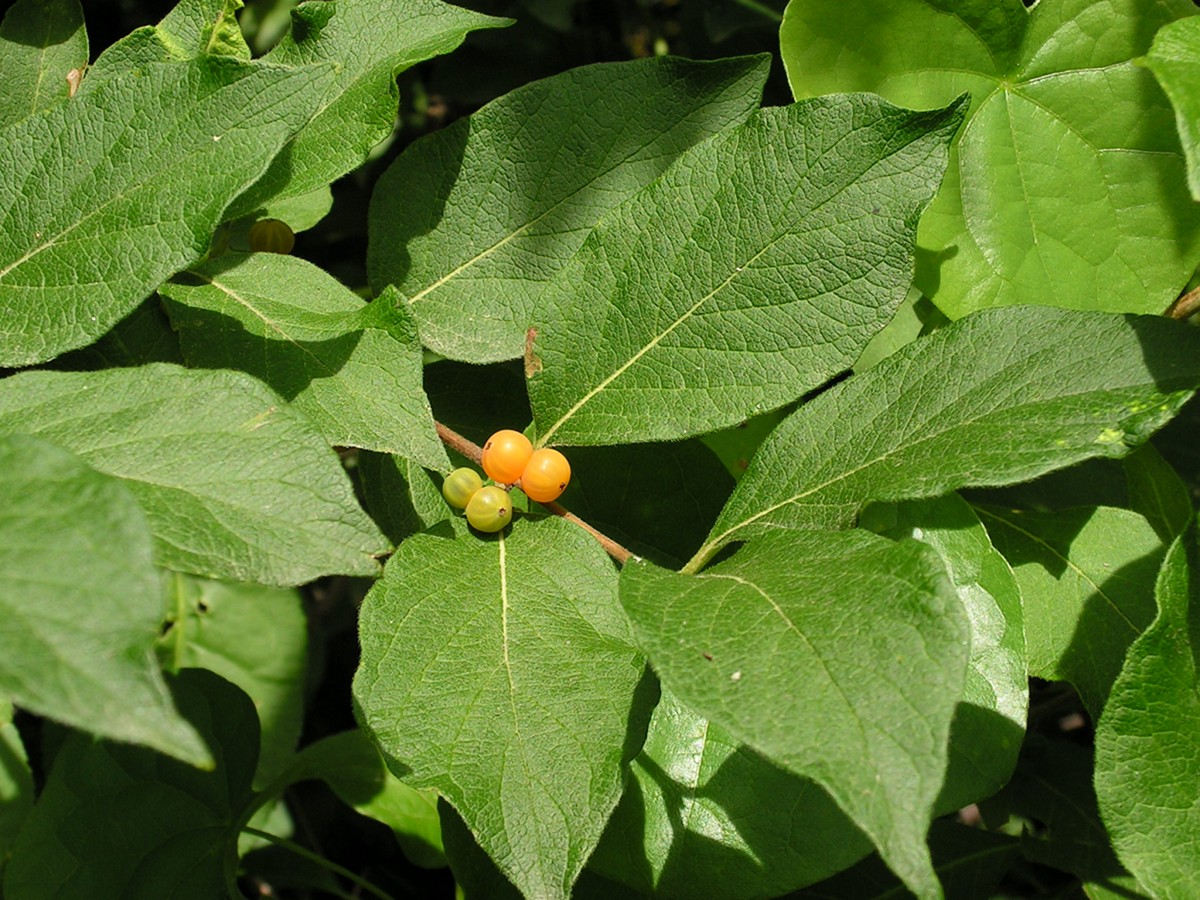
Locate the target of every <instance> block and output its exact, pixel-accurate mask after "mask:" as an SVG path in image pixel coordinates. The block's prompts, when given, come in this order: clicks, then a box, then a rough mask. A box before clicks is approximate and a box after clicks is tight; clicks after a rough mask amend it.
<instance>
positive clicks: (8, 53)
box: [0, 0, 88, 128]
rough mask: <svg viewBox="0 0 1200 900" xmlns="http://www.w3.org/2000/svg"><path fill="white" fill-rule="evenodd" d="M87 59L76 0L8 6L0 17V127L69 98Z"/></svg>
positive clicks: (28, 0)
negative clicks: (0, 89) (1, 17)
mask: <svg viewBox="0 0 1200 900" xmlns="http://www.w3.org/2000/svg"><path fill="white" fill-rule="evenodd" d="M87 62H88V38H87V30H86V29H85V28H84V27H83V9H82V8H80V6H79V0H18V2H17V3H14V4H13V5H12V6H10V7H9V9H8V12H6V13H5V14H4V21H3V22H0V83H3V84H4V90H3V91H2V92H0V128H3V127H4V126H7V125H12V124H13V123H14V122H20V121H21V120H22V119H24V118H26V117H27V116H31V115H33V114H34V113H36V112H40V111H41V110H43V109H48V108H49V107H51V106H53V105H54V104H56V103H58V102H60V101H62V100H66V99H67V98H68V97H70V96H71V95H72V94H73V93H74V92H75V88H76V87H78V84H79V79H80V78H82V77H83V70H84V68H86V66H87ZM72 78H73V79H74V81H73V82H72V80H71V79H72Z"/></svg>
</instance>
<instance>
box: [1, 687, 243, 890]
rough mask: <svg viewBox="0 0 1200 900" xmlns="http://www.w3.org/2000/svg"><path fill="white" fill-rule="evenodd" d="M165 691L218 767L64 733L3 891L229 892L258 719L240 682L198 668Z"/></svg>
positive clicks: (14, 856) (20, 840)
mask: <svg viewBox="0 0 1200 900" xmlns="http://www.w3.org/2000/svg"><path fill="white" fill-rule="evenodd" d="M171 691H172V694H173V695H174V697H175V702H176V703H177V704H178V705H179V710H180V712H181V713H182V714H183V716H184V717H185V718H186V719H187V720H188V721H189V722H190V723H191V724H192V725H193V726H194V727H195V728H196V730H197V731H199V732H200V733H201V735H203V737H204V739H205V741H206V742H207V743H208V744H209V746H211V747H212V748H213V755H214V756H215V757H216V759H217V768H216V770H215V771H212V772H201V771H198V770H197V769H193V768H192V767H190V766H186V765H184V764H183V763H179V762H175V761H173V760H169V759H164V758H163V757H161V756H158V755H157V754H155V753H154V752H153V751H150V750H146V749H143V748H140V747H128V746H123V745H120V744H112V743H108V742H106V741H101V742H96V741H95V740H93V738H92V737H91V736H90V735H86V734H71V735H69V736H68V737H67V739H66V741H65V742H64V743H63V745H62V747H61V748H60V749H59V751H58V755H57V756H56V757H55V760H54V767H53V769H51V771H50V775H49V778H48V779H47V782H46V787H45V790H43V792H42V794H41V796H40V797H39V798H38V803H37V806H36V807H35V808H34V811H33V813H32V815H30V817H29V819H28V821H27V822H26V824H25V827H24V828H23V829H22V831H21V834H20V837H19V839H18V841H17V846H16V849H15V850H14V852H13V857H12V860H11V861H10V862H9V865H8V868H7V870H6V871H5V873H4V896H5V897H6V898H9V900H25V898H42V897H47V896H51V897H95V898H102V897H121V898H128V900H161V898H163V897H171V898H173V900H193V898H194V900H212V898H213V897H223V896H226V895H227V891H226V882H225V875H224V864H225V856H226V854H227V853H228V852H229V842H230V841H232V840H235V839H236V835H234V834H233V833H232V831H233V825H234V823H235V822H236V821H237V819H238V817H239V815H240V814H241V813H242V811H243V810H244V809H245V808H246V806H247V805H248V804H249V802H250V799H251V791H250V779H251V777H252V776H253V774H254V763H255V755H256V753H257V752H258V720H257V718H256V717H255V715H254V706H253V705H252V704H251V703H250V701H249V700H248V699H247V698H246V696H245V695H244V694H243V693H242V692H241V691H240V690H238V689H237V688H236V687H234V686H233V685H231V684H229V682H227V681H224V680H223V679H221V678H219V677H218V676H216V675H214V674H212V673H211V672H207V671H205V670H203V669H190V670H187V671H185V672H181V673H180V674H179V675H178V676H176V677H175V678H173V679H172V680H171Z"/></svg>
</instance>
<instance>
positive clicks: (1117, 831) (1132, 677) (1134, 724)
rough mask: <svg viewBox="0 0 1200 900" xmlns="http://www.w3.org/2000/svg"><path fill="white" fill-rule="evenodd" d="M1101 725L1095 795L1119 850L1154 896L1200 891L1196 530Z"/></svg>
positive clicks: (1177, 557) (1174, 549)
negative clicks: (1199, 849) (1156, 616)
mask: <svg viewBox="0 0 1200 900" xmlns="http://www.w3.org/2000/svg"><path fill="white" fill-rule="evenodd" d="M1155 594H1156V596H1157V598H1158V606H1159V612H1158V618H1156V619H1155V620H1154V623H1153V624H1152V625H1151V626H1150V627H1149V628H1148V629H1147V630H1146V632H1145V633H1144V634H1143V635H1142V636H1141V637H1139V638H1138V639H1137V641H1135V642H1134V644H1133V646H1132V647H1130V648H1129V654H1128V656H1127V657H1126V659H1125V666H1124V668H1123V669H1122V670H1121V674H1120V675H1119V676H1118V677H1117V680H1116V683H1115V684H1114V685H1113V687H1112V692H1111V693H1110V694H1109V698H1108V703H1107V705H1106V706H1105V708H1104V713H1103V715H1102V716H1101V717H1100V722H1099V725H1098V726H1097V728H1096V795H1097V799H1098V800H1099V803H1100V813H1101V816H1102V817H1103V819H1104V824H1105V825H1106V826H1107V827H1108V832H1109V834H1110V835H1111V836H1112V843H1113V847H1114V848H1115V849H1116V851H1117V855H1118V856H1120V858H1121V862H1123V863H1124V864H1125V865H1126V866H1127V867H1128V868H1129V871H1130V872H1132V873H1133V874H1134V875H1136V876H1137V879H1138V881H1139V882H1140V883H1141V884H1143V885H1144V886H1145V887H1146V888H1147V889H1148V891H1149V893H1150V894H1152V895H1153V896H1157V897H1189V896H1195V895H1197V894H1200V856H1198V855H1197V854H1196V852H1195V851H1196V847H1197V846H1200V760H1198V758H1197V756H1196V748H1197V747H1198V746H1200V677H1198V676H1197V671H1196V651H1197V641H1198V640H1200V553H1197V546H1196V531H1195V529H1194V528H1193V529H1189V530H1188V531H1187V532H1185V533H1184V534H1183V535H1182V536H1181V537H1180V538H1179V539H1178V540H1177V541H1175V543H1174V544H1173V545H1172V546H1171V549H1170V551H1169V552H1168V554H1167V558H1166V561H1165V562H1164V563H1163V567H1162V571H1161V573H1160V575H1159V579H1158V584H1157V586H1156V589H1155Z"/></svg>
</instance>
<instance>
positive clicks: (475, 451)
mask: <svg viewBox="0 0 1200 900" xmlns="http://www.w3.org/2000/svg"><path fill="white" fill-rule="evenodd" d="M433 424H434V426H435V427H436V428H437V433H438V437H439V438H441V439H442V443H443V444H445V445H446V446H447V447H449V448H450V449H451V450H457V451H458V452H459V453H461V454H462V455H463V456H465V457H466V458H467V459H469V460H471V462H473V463H475V465H479V457H480V456H481V455H482V454H483V448H482V447H480V446H479V445H478V444H476V443H475V442H473V441H469V440H467V439H466V438H465V437H463V436H462V435H461V434H459V433H458V432H457V431H455V430H454V429H453V428H447V427H446V426H445V425H443V424H442V423H441V422H437V421H435V422H434V423H433Z"/></svg>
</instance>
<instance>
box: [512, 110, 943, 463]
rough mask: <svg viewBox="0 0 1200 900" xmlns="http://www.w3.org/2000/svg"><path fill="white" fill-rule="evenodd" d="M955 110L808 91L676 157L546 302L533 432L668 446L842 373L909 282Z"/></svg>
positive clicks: (540, 308)
mask: <svg viewBox="0 0 1200 900" xmlns="http://www.w3.org/2000/svg"><path fill="white" fill-rule="evenodd" d="M962 105H963V104H962V103H961V102H959V103H956V104H953V105H952V106H950V107H947V108H946V109H943V110H937V111H935V112H929V113H915V112H912V111H910V110H903V109H899V108H897V107H894V106H891V105H890V104H888V103H885V102H884V101H882V100H880V99H879V98H877V97H873V96H868V95H851V96H844V97H836V98H824V99H820V100H812V101H807V102H804V103H797V104H794V105H793V106H788V107H782V108H772V109H764V110H760V111H759V112H758V113H756V114H755V115H754V116H752V117H751V118H750V120H749V121H747V122H746V123H745V124H744V125H741V126H738V127H736V128H731V129H728V130H726V131H724V132H722V133H721V134H719V135H717V136H716V137H714V138H711V139H709V140H707V141H704V142H703V143H701V144H698V145H697V146H695V147H693V148H692V149H691V150H689V151H687V152H686V153H684V154H682V155H681V156H680V157H679V159H678V160H676V162H675V164H674V165H673V166H672V167H671V168H670V169H669V170H668V171H667V173H666V174H664V175H663V176H662V177H661V178H660V179H659V180H658V181H656V182H654V183H653V184H651V185H649V186H648V187H647V188H645V189H644V190H642V191H641V192H639V193H638V194H636V195H634V196H633V197H631V198H630V199H629V200H627V201H626V202H625V203H623V204H622V205H621V206H619V207H617V208H616V209H615V210H613V211H612V212H610V213H609V214H608V215H606V216H605V217H604V218H603V219H601V221H600V222H599V224H597V226H596V227H595V229H594V230H593V231H592V233H591V234H590V235H588V238H587V240H586V241H585V242H584V243H583V246H582V247H581V248H580V251H579V253H578V254H576V256H575V257H574V258H573V259H572V260H571V262H570V263H569V264H568V265H567V266H565V267H564V268H563V269H561V270H560V271H559V273H558V274H557V275H556V276H555V277H554V279H553V280H552V281H551V282H550V283H549V284H548V285H547V286H546V290H545V291H544V292H543V293H542V295H541V296H540V297H539V298H538V303H537V310H536V315H535V317H534V320H533V323H532V324H533V326H534V327H535V328H536V330H537V337H536V340H535V341H534V342H533V346H532V350H531V352H530V353H529V358H528V360H527V362H526V366H527V368H528V370H529V373H530V380H529V395H530V401H531V402H532V405H533V411H534V420H535V421H536V423H537V427H538V432H539V435H540V442H541V443H557V444H619V443H630V442H640V441H651V440H675V439H678V438H681V437H687V436H689V435H693V434H698V433H701V432H705V431H712V430H715V429H717V428H723V427H725V426H727V425H733V424H736V423H738V422H741V421H743V420H744V419H746V418H747V417H748V416H751V415H753V414H755V413H759V412H763V411H765V410H768V409H772V408H774V407H777V406H781V405H783V404H784V403H787V402H789V401H791V400H794V399H795V398H796V397H799V396H800V395H801V394H803V393H804V392H805V391H808V390H811V389H812V388H815V387H817V386H818V385H820V384H821V383H823V382H824V381H826V380H827V379H829V378H830V377H832V376H833V375H835V374H837V373H838V372H840V371H842V370H843V369H846V368H848V367H849V366H850V365H851V364H852V363H853V362H854V360H855V359H857V358H858V356H859V354H860V353H861V352H862V349H863V347H865V346H866V344H867V343H868V342H869V341H870V339H871V337H872V336H874V334H875V333H876V332H878V331H879V330H880V329H882V328H883V327H884V325H886V324H887V321H888V320H889V319H890V318H891V316H892V313H893V312H895V310H896V307H897V306H899V305H900V303H901V301H902V300H903V299H904V296H905V293H906V292H907V290H908V286H909V283H910V281H911V280H912V271H913V268H912V267H913V256H912V253H913V250H912V243H913V237H914V233H915V228H916V220H917V217H918V216H919V214H920V212H921V210H922V209H924V208H925V205H926V204H927V203H928V202H929V200H930V199H931V197H932V195H933V193H934V191H935V190H936V186H937V183H938V182H939V181H940V180H941V177H942V173H943V171H944V170H945V165H946V154H947V151H948V145H949V142H950V138H951V137H952V136H953V134H954V132H955V130H956V129H957V128H958V125H959V124H960V122H961V107H962ZM667 407H669V408H670V414H669V415H666V414H664V408H667Z"/></svg>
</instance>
